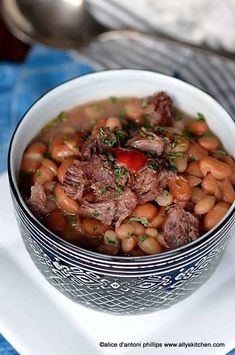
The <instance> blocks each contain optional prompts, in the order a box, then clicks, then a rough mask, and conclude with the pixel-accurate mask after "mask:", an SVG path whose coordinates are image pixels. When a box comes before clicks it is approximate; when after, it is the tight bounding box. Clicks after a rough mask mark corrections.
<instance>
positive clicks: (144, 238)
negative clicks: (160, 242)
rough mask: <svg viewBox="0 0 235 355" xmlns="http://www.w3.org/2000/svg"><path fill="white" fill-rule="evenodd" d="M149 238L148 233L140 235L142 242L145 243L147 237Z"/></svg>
mask: <svg viewBox="0 0 235 355" xmlns="http://www.w3.org/2000/svg"><path fill="white" fill-rule="evenodd" d="M148 238H149V236H148V235H146V234H143V235H141V236H140V237H139V241H140V242H141V243H143V242H144V241H145V240H146V239H148Z"/></svg>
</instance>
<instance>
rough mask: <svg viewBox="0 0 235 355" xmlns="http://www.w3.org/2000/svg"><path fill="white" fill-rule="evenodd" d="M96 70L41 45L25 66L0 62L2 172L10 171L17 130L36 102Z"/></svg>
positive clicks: (71, 56)
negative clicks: (10, 152)
mask: <svg viewBox="0 0 235 355" xmlns="http://www.w3.org/2000/svg"><path fill="white" fill-rule="evenodd" d="M93 71H94V69H93V68H92V67H90V66H89V65H87V64H85V63H83V62H82V61H81V60H80V59H79V58H78V57H77V56H76V57H75V56H74V55H73V54H71V53H68V52H62V51H59V50H55V49H48V48H46V47H43V46H39V45H38V46H35V47H33V48H32V49H31V51H30V52H29V54H28V56H27V58H26V60H25V62H24V63H23V64H13V63H9V62H0V172H2V171H3V170H4V169H6V157H7V150H8V145H9V140H10V137H11V135H12V133H13V131H14V128H15V127H16V124H17V122H18V121H19V120H20V118H21V117H22V116H23V114H24V113H25V112H26V111H27V109H28V108H29V107H30V106H31V105H32V103H33V102H35V101H36V100H37V99H38V98H39V97H40V96H41V95H42V94H44V93H45V92H47V91H48V90H49V89H51V88H53V87H55V86H57V85H58V84H60V83H62V82H64V81H66V80H69V79H71V78H73V77H76V76H79V75H83V74H87V73H90V72H93Z"/></svg>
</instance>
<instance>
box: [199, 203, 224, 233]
mask: <svg viewBox="0 0 235 355" xmlns="http://www.w3.org/2000/svg"><path fill="white" fill-rule="evenodd" d="M229 207H230V205H229V204H228V203H227V202H218V203H217V204H216V205H215V206H214V207H213V208H212V209H211V210H210V211H209V212H208V213H207V214H206V215H205V218H204V228H205V230H206V231H209V230H210V229H212V228H214V227H215V226H216V225H217V224H218V223H219V221H220V220H221V219H222V218H223V217H224V215H225V214H226V213H227V211H228V210H229Z"/></svg>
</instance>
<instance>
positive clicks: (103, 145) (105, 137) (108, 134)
mask: <svg viewBox="0 0 235 355" xmlns="http://www.w3.org/2000/svg"><path fill="white" fill-rule="evenodd" d="M96 142H97V147H98V149H99V152H100V153H102V152H105V151H107V149H108V148H110V147H113V146H114V145H115V144H117V143H118V140H117V138H116V136H115V134H114V132H113V131H111V129H109V128H107V127H106V128H100V131H99V133H98V134H97V137H96Z"/></svg>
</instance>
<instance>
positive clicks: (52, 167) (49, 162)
mask: <svg viewBox="0 0 235 355" xmlns="http://www.w3.org/2000/svg"><path fill="white" fill-rule="evenodd" d="M42 166H44V167H45V168H46V169H48V170H49V171H50V172H51V173H52V174H53V175H57V165H56V164H55V163H54V162H53V161H52V160H51V159H46V158H44V159H43V160H42Z"/></svg>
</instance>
